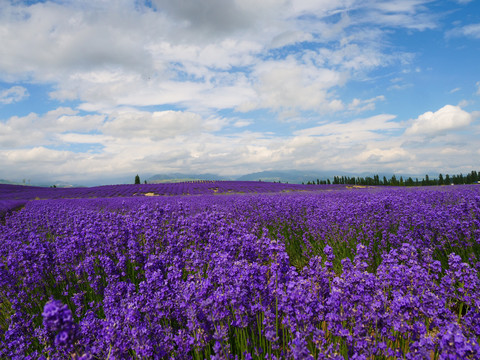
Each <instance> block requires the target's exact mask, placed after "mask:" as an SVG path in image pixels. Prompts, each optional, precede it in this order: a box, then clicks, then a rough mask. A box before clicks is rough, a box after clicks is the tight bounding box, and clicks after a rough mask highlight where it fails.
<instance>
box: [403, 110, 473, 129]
mask: <svg viewBox="0 0 480 360" xmlns="http://www.w3.org/2000/svg"><path fill="white" fill-rule="evenodd" d="M471 122H472V116H471V114H469V113H468V112H466V111H464V110H462V109H461V108H460V107H458V106H453V105H445V106H444V107H442V108H441V109H439V110H437V111H436V112H431V111H427V112H426V113H424V114H422V115H420V116H419V117H418V118H417V119H415V120H413V121H412V122H411V125H410V126H409V127H408V128H407V129H406V131H405V134H407V135H416V134H424V135H438V134H443V133H445V132H449V131H452V130H458V129H462V128H465V127H467V126H468V125H470V123H471Z"/></svg>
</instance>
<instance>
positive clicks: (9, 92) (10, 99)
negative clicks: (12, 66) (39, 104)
mask: <svg viewBox="0 0 480 360" xmlns="http://www.w3.org/2000/svg"><path fill="white" fill-rule="evenodd" d="M28 96H29V94H28V91H27V89H26V88H24V87H23V86H12V87H11V88H10V89H5V90H1V91H0V104H12V103H14V102H19V101H22V100H23V99H25V98H27V97H28Z"/></svg>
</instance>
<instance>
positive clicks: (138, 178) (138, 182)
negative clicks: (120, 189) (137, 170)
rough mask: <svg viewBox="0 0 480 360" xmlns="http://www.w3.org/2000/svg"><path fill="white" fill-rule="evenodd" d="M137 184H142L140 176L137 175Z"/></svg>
mask: <svg viewBox="0 0 480 360" xmlns="http://www.w3.org/2000/svg"><path fill="white" fill-rule="evenodd" d="M135 184H140V176H138V174H137V176H135Z"/></svg>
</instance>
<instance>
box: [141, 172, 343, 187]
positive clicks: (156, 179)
mask: <svg viewBox="0 0 480 360" xmlns="http://www.w3.org/2000/svg"><path fill="white" fill-rule="evenodd" d="M338 175H339V176H342V175H347V173H345V172H338V171H337V172H334V171H301V170H281V171H275V170H271V171H261V172H256V173H251V174H246V175H242V176H239V177H225V176H220V175H216V174H186V173H172V174H158V175H154V176H151V177H150V178H148V179H147V182H148V183H150V184H152V183H160V182H179V181H193V180H236V181H265V182H274V181H275V182H278V181H281V182H282V183H286V182H288V183H290V184H301V183H302V182H304V183H307V182H308V181H316V180H317V179H319V180H327V179H331V180H332V179H333V177H334V176H338ZM348 175H350V174H348Z"/></svg>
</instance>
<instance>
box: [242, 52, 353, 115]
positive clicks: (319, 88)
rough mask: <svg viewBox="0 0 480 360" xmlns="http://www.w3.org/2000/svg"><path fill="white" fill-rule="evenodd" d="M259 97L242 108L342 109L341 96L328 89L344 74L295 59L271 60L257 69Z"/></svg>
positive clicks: (342, 77)
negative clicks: (337, 97) (339, 97)
mask: <svg viewBox="0 0 480 360" xmlns="http://www.w3.org/2000/svg"><path fill="white" fill-rule="evenodd" d="M255 76H256V78H257V81H256V86H255V89H256V92H257V96H256V99H255V100H254V99H252V100H250V101H248V102H245V103H243V104H241V105H240V106H239V107H238V110H240V111H250V110H254V109H258V108H269V109H273V110H276V111H283V110H316V111H319V112H331V111H338V110H342V109H343V107H344V105H343V103H342V101H341V100H339V99H336V98H335V96H334V95H333V94H331V93H329V89H331V88H333V87H335V86H339V85H341V84H343V83H344V81H345V77H344V76H343V74H341V73H339V72H337V71H334V70H330V69H327V68H318V67H315V66H313V65H311V64H302V63H300V62H298V61H296V60H295V59H292V58H289V59H286V60H285V61H281V62H279V61H276V62H273V61H270V62H264V63H262V64H259V65H258V66H257V67H256V70H255Z"/></svg>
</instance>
